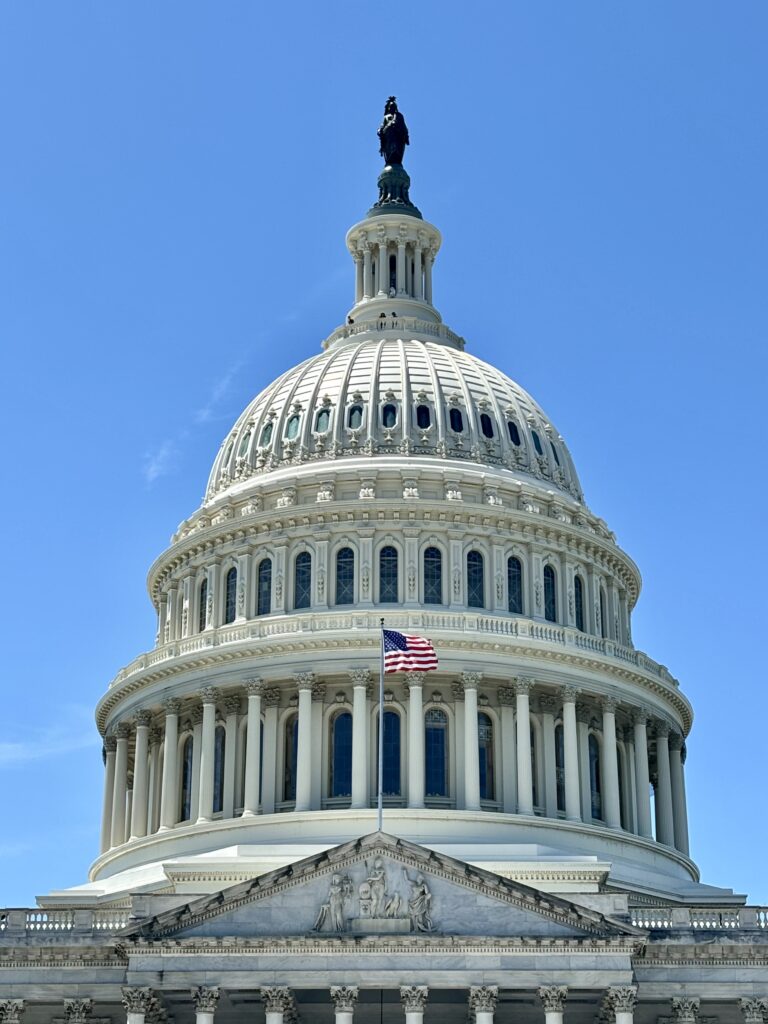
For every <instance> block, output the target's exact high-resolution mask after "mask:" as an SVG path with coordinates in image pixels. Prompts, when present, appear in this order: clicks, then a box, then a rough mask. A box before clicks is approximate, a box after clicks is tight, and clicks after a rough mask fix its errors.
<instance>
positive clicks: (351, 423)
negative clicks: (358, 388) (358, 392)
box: [347, 405, 363, 430]
mask: <svg viewBox="0 0 768 1024" xmlns="http://www.w3.org/2000/svg"><path fill="white" fill-rule="evenodd" d="M362 425H363V407H362V405H351V406H350V407H349V412H348V413H347V426H348V427H349V429H350V430H359V429H360V427H362Z"/></svg>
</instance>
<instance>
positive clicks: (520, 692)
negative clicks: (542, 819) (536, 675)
mask: <svg viewBox="0 0 768 1024" xmlns="http://www.w3.org/2000/svg"><path fill="white" fill-rule="evenodd" d="M532 688H533V680H532V679H523V678H519V679H517V680H516V682H515V693H516V694H517V709H516V711H517V715H516V717H517V813H518V814H533V773H532V770H531V708H530V699H529V694H530V692H531V690H532Z"/></svg>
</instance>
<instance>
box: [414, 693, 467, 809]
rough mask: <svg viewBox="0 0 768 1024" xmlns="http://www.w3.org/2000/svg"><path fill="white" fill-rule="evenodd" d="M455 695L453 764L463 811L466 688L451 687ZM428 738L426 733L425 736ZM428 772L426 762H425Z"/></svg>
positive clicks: (458, 804)
mask: <svg viewBox="0 0 768 1024" xmlns="http://www.w3.org/2000/svg"><path fill="white" fill-rule="evenodd" d="M451 692H452V694H453V738H454V743H453V762H454V778H455V779H456V807H457V808H458V809H459V810H460V811H463V810H464V808H465V807H466V803H465V801H466V786H465V781H466V780H465V778H464V747H465V745H466V744H465V739H466V736H465V728H466V726H465V722H466V714H465V711H466V708H465V707H464V687H463V686H462V684H461V683H459V682H456V683H453V684H452V685H451ZM424 735H425V736H426V732H425V734H424ZM424 770H425V772H426V761H425V769H424Z"/></svg>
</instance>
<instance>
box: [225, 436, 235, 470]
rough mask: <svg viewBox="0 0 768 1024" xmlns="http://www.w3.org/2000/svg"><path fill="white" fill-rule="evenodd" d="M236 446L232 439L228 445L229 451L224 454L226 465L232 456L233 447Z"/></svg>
mask: <svg viewBox="0 0 768 1024" xmlns="http://www.w3.org/2000/svg"><path fill="white" fill-rule="evenodd" d="M234 446H235V442H234V441H230V442H229V444H228V445H227V453H226V455H225V456H224V465H226V464H227V463H228V462H229V460H230V457H231V455H232V449H233V448H234Z"/></svg>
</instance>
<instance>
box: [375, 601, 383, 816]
mask: <svg viewBox="0 0 768 1024" xmlns="http://www.w3.org/2000/svg"><path fill="white" fill-rule="evenodd" d="M379 648H380V651H379V750H378V755H379V785H378V790H379V791H378V794H377V800H376V807H377V809H378V830H379V832H381V831H382V823H383V819H384V778H383V775H384V619H381V629H380V630H379Z"/></svg>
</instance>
